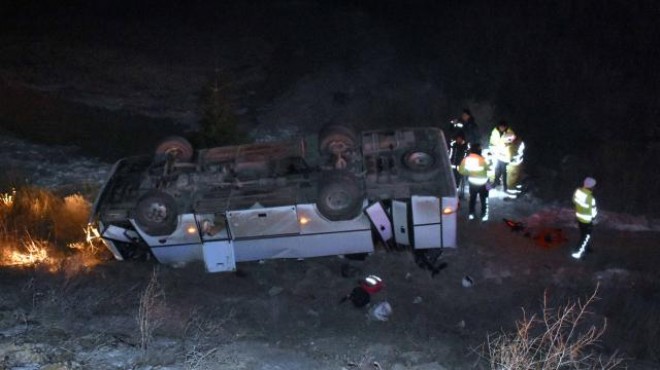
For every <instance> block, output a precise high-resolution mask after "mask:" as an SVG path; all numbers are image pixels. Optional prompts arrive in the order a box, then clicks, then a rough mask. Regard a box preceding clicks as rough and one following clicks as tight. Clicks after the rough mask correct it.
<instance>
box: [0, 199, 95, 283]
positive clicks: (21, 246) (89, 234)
mask: <svg viewBox="0 0 660 370" xmlns="http://www.w3.org/2000/svg"><path fill="white" fill-rule="evenodd" d="M89 212H90V203H89V202H88V201H87V200H86V199H85V198H84V197H82V196H81V195H79V194H74V195H69V196H66V197H64V198H62V197H59V196H57V195H55V194H53V193H52V192H50V191H48V190H45V189H39V188H33V187H24V188H20V189H16V190H12V191H11V192H8V193H3V194H0V266H11V267H19V268H20V267H39V268H41V267H45V268H46V270H48V271H51V272H56V271H64V272H65V273H66V274H68V275H71V274H76V273H79V272H81V271H85V270H87V269H89V268H92V267H94V266H95V265H97V264H98V263H100V261H101V256H100V255H101V253H102V251H103V249H101V248H99V246H100V240H99V238H98V234H97V233H95V232H96V230H94V229H93V228H91V227H89V226H88V225H87V219H88V216H89Z"/></svg>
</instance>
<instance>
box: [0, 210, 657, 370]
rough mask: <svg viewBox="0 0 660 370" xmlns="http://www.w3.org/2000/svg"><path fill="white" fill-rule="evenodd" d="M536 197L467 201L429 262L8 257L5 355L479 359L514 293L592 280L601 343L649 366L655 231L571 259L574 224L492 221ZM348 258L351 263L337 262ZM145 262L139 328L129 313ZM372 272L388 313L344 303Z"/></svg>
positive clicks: (509, 310) (2, 296)
mask: <svg viewBox="0 0 660 370" xmlns="http://www.w3.org/2000/svg"><path fill="white" fill-rule="evenodd" d="M536 203H537V202H536V201H535V200H533V199H532V198H525V197H523V198H522V199H518V200H514V201H503V200H501V199H497V198H494V199H492V202H491V208H492V213H491V215H492V217H491V221H489V222H486V223H481V222H475V221H467V219H466V214H465V213H466V210H465V209H464V208H463V209H461V210H460V214H459V217H460V223H459V240H460V247H459V248H458V249H456V250H447V251H446V252H445V253H444V254H443V257H442V258H443V260H444V261H445V262H447V264H448V266H447V267H446V268H445V269H443V270H441V271H440V273H439V274H437V275H436V276H435V277H432V276H431V273H430V272H429V271H427V270H424V269H421V268H419V267H418V266H417V265H416V263H415V261H414V258H413V257H412V254H411V253H410V252H409V251H402V252H386V251H384V250H378V251H377V252H376V253H374V254H373V255H371V256H369V257H368V258H367V259H366V260H364V261H355V260H347V259H342V258H339V257H336V256H335V257H327V258H315V259H308V260H302V261H297V260H272V261H265V262H263V263H258V262H254V263H242V264H240V265H239V266H240V271H239V273H236V274H232V273H224V274H206V273H205V272H204V268H203V266H202V265H189V266H185V267H182V268H172V267H168V266H162V265H157V264H155V263H154V262H153V261H147V262H138V261H135V262H119V261H113V260H108V261H106V262H105V263H103V264H101V265H98V266H96V267H95V268H93V269H91V270H89V271H86V272H84V271H83V272H77V273H71V272H69V273H67V271H66V270H63V271H60V272H58V273H55V274H53V273H49V272H47V271H42V270H39V269H2V270H0V281H1V282H2V284H1V289H0V353H1V354H2V357H0V369H49V370H54V369H398V370H400V369H417V370H421V369H426V370H431V369H468V368H485V366H486V363H485V362H484V361H483V360H482V359H481V360H480V354H481V353H482V352H481V349H480V345H481V344H482V343H483V342H484V341H485V340H486V337H487V335H488V334H489V333H495V332H498V331H500V330H504V331H510V330H512V329H513V327H514V322H515V321H516V320H518V319H520V318H521V317H522V308H524V309H525V310H526V312H528V313H539V312H540V309H541V306H542V304H541V303H542V302H541V301H542V299H543V296H544V294H546V296H547V298H548V302H549V303H550V307H556V305H560V304H564V303H565V302H566V300H568V299H576V298H583V297H585V296H587V295H589V294H590V293H591V292H593V290H594V289H595V288H596V286H598V289H599V293H598V296H599V297H600V300H599V301H597V302H596V303H595V305H594V306H593V312H594V316H593V323H594V324H598V323H602V320H603V319H607V325H608V328H607V332H606V334H605V336H604V339H603V341H602V342H601V343H600V346H599V348H598V350H599V351H602V352H603V353H605V354H609V353H612V352H613V351H620V353H621V354H622V355H623V356H624V357H626V358H629V361H628V362H627V364H628V366H629V368H631V369H653V368H658V367H659V366H660V362H658V360H659V357H658V356H660V347H659V346H658V344H657V339H658V338H660V336H659V335H658V334H660V331H659V330H660V317H659V315H658V308H659V306H658V305H659V303H658V302H660V299H659V298H660V289H659V288H658V284H657V281H658V278H659V276H658V275H659V273H658V271H657V268H656V266H657V262H658V258H659V255H658V254H659V253H658V249H657V241H658V240H659V238H658V236H659V235H658V233H657V232H624V231H617V230H613V229H605V228H600V229H597V231H596V234H595V252H594V253H593V254H590V255H589V256H588V258H587V259H586V260H584V261H574V260H572V259H571V258H570V257H569V256H568V251H569V249H570V248H569V247H570V246H571V245H572V244H573V243H574V242H575V240H576V238H577V230H576V229H574V228H564V229H563V230H564V232H565V234H566V236H567V237H568V239H569V241H568V242H566V243H564V244H563V245H559V246H554V247H551V248H542V247H540V246H539V245H537V244H536V243H535V242H534V240H532V239H531V238H528V237H526V236H524V233H516V232H512V231H511V230H510V229H509V228H508V227H507V226H506V225H505V224H504V222H502V221H501V219H502V218H504V217H511V216H515V215H517V216H521V213H522V212H529V211H530V210H534V209H535V208H536V207H539V206H541V205H540V204H536ZM548 226H552V225H548ZM537 231H538V230H530V234H531V236H532V237H533V236H534V234H535V233H536V232H537ZM345 264H349V265H350V266H351V267H354V269H351V270H352V272H354V273H355V274H354V276H350V277H343V276H342V274H341V271H342V266H343V265H345ZM152 274H155V275H154V276H155V277H156V280H155V282H156V283H157V284H155V285H152V287H154V288H155V290H154V291H155V293H154V294H153V295H152V296H151V298H153V299H152V301H151V305H150V306H149V310H148V314H147V316H146V321H145V320H144V319H145V316H144V315H142V318H143V320H142V323H143V324H144V323H145V322H147V324H149V325H151V328H152V329H153V331H148V329H145V328H144V327H141V326H140V325H139V322H138V318H140V315H139V308H140V303H141V297H144V293H143V292H144V291H145V289H146V287H147V286H148V284H149V282H150V279H151V277H152ZM368 274H376V275H378V276H380V277H381V278H382V279H383V280H384V282H385V288H384V290H383V291H381V292H379V293H376V294H375V295H374V296H373V297H372V304H371V306H373V305H375V304H377V303H379V302H382V301H387V302H388V303H389V304H390V305H391V307H392V310H393V312H392V314H391V316H390V317H389V320H388V321H377V320H373V319H370V317H369V315H368V311H369V307H366V308H356V307H354V306H353V305H352V303H351V302H345V303H339V302H340V299H341V298H342V297H343V296H345V295H346V294H347V293H349V292H350V291H351V289H352V288H353V287H354V286H356V281H357V280H358V279H359V278H361V277H363V276H366V275H368ZM465 276H470V278H471V279H472V280H473V282H474V285H472V286H470V287H464V286H463V284H462V280H463V279H464V277H465ZM141 328H142V329H141ZM145 333H146V334H147V335H146V340H145ZM145 344H146V348H144V347H145Z"/></svg>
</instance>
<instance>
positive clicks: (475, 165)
mask: <svg viewBox="0 0 660 370" xmlns="http://www.w3.org/2000/svg"><path fill="white" fill-rule="evenodd" d="M458 172H459V173H460V174H461V175H463V176H467V178H468V184H469V185H470V201H469V209H470V215H469V216H468V219H470V220H474V217H475V214H474V213H475V208H476V202H477V195H478V196H479V201H480V202H481V220H482V221H488V188H487V183H488V163H487V162H486V159H484V157H482V156H481V145H479V144H475V145H472V147H471V148H470V155H468V156H467V157H465V158H463V161H461V164H460V166H459V167H458Z"/></svg>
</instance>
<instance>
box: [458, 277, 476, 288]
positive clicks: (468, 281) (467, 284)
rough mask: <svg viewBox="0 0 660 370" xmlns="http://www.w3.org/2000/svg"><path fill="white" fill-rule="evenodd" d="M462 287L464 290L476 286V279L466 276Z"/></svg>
mask: <svg viewBox="0 0 660 370" xmlns="http://www.w3.org/2000/svg"><path fill="white" fill-rule="evenodd" d="M461 285H463V288H470V287H472V286H473V285H474V279H472V277H471V276H470V275H465V277H464V278H463V280H462V281H461Z"/></svg>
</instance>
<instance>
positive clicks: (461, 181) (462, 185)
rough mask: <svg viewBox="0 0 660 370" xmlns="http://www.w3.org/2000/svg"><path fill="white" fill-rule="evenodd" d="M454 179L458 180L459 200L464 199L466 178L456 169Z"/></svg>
mask: <svg viewBox="0 0 660 370" xmlns="http://www.w3.org/2000/svg"><path fill="white" fill-rule="evenodd" d="M454 179H456V190H458V197H459V199H463V197H464V196H465V176H463V175H461V174H460V173H458V170H456V169H454Z"/></svg>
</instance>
